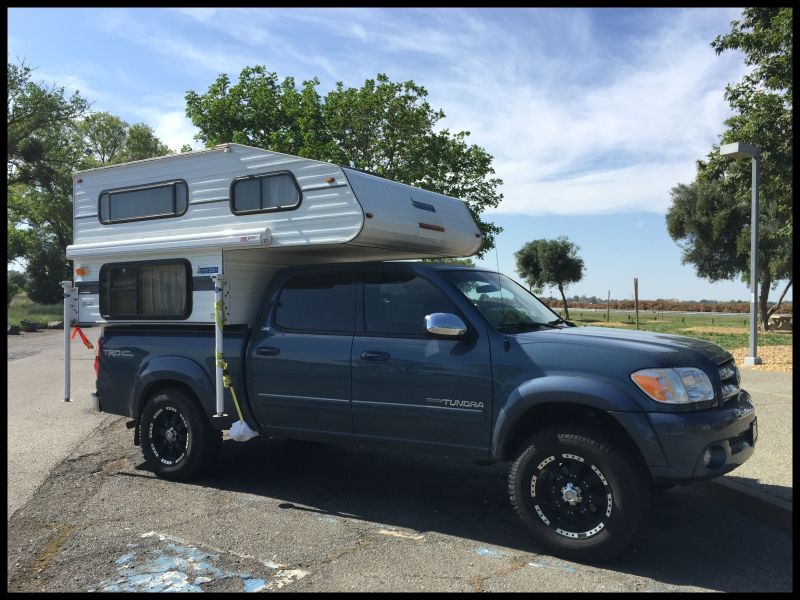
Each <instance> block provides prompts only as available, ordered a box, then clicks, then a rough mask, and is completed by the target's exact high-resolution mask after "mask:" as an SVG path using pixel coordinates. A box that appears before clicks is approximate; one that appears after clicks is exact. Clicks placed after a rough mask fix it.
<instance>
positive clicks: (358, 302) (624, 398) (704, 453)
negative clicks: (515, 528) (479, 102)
mask: <svg viewBox="0 0 800 600" xmlns="http://www.w3.org/2000/svg"><path fill="white" fill-rule="evenodd" d="M213 337H214V331H213V328H211V327H209V326H192V325H184V326H179V325H171V326H166V325H144V324H143V325H122V324H119V325H113V324H110V325H107V326H106V327H105V328H104V331H103V334H102V337H101V340H100V350H99V352H98V359H97V363H96V371H97V392H96V394H97V397H98V401H99V407H100V410H102V411H104V412H108V413H113V414H118V415H126V416H128V417H130V418H131V421H130V422H129V426H130V427H131V428H135V434H134V443H136V444H140V445H141V448H142V451H143V454H144V457H145V459H146V460H147V462H148V463H149V464H150V465H151V466H152V468H153V470H154V471H155V472H156V473H157V474H158V475H159V476H161V477H164V478H169V479H186V478H189V477H191V476H193V475H195V474H196V473H197V472H198V470H199V469H201V468H202V467H204V466H206V465H207V464H209V463H210V462H211V459H212V458H213V453H214V452H215V451H216V450H217V449H218V447H219V445H220V443H221V441H222V431H223V430H225V429H228V428H229V427H230V426H231V419H230V418H227V419H226V418H222V419H219V418H213V417H212V415H213V414H214V412H215V389H214V368H215V362H214V358H213V356H212V351H211V349H212V348H213ZM224 355H225V359H226V361H227V362H228V371H229V374H230V379H231V382H232V385H233V388H234V390H235V391H236V392H237V396H238V399H239V403H240V404H241V409H242V411H243V415H244V418H245V420H246V422H247V423H248V424H249V425H250V426H251V427H252V428H253V429H254V430H256V431H258V432H259V433H260V434H261V435H262V436H267V437H279V438H288V439H302V440H316V441H325V442H334V443H341V444H349V445H355V446H360V447H370V448H384V449H390V450H395V451H397V450H401V451H404V450H405V451H413V452H425V453H429V454H437V455H442V456H445V455H446V456H459V457H469V458H473V459H476V460H479V461H482V462H487V463H491V462H496V461H510V462H511V468H510V473H509V480H508V490H509V495H510V500H511V504H512V506H513V508H514V510H515V511H516V512H517V514H518V515H519V517H520V518H521V520H522V521H523V522H524V523H525V525H526V526H527V528H528V529H529V530H530V532H531V533H532V534H533V535H534V536H535V537H536V538H537V539H538V540H539V541H540V542H541V543H542V544H544V545H545V546H546V547H547V548H548V549H549V550H550V551H552V552H553V553H556V554H560V555H562V556H566V557H569V558H573V559H578V560H602V559H607V558H610V557H612V556H615V555H617V554H619V553H620V552H621V551H623V550H624V549H625V548H626V547H627V546H628V545H629V543H630V542H631V541H632V539H633V537H634V535H635V532H636V531H637V528H638V526H639V525H640V524H641V522H642V520H643V518H644V516H645V514H646V512H647V508H648V505H649V500H650V497H651V494H652V493H654V492H655V491H657V490H659V489H664V488H666V487H669V486H671V485H674V484H676V483H688V482H691V481H697V480H702V479H709V478H712V477H717V476H719V475H722V474H724V473H727V472H729V471H731V470H732V469H734V468H736V467H737V466H738V465H740V464H742V463H743V462H744V461H746V460H747V459H748V458H749V457H750V456H751V455H752V454H753V450H754V445H755V442H756V438H757V429H756V417H755V413H754V410H753V406H752V403H751V401H750V397H749V395H748V394H747V392H745V391H744V390H742V389H740V387H739V381H740V379H739V371H738V369H737V367H736V365H735V364H734V361H733V358H732V356H731V354H730V353H729V352H727V351H725V350H723V349H722V348H720V347H719V346H716V345H714V344H711V343H709V342H705V341H701V340H697V339H693V338H689V337H681V336H673V335H664V334H655V333H646V332H634V331H627V330H621V329H609V328H600V327H576V326H574V325H573V324H572V323H570V322H567V321H563V320H562V319H560V318H559V317H558V315H557V314H556V313H554V312H553V311H551V310H550V309H549V308H548V307H546V306H545V305H544V304H542V303H541V302H540V301H539V300H538V299H537V298H536V297H535V296H534V295H532V294H531V293H530V292H528V291H527V290H526V289H525V288H523V287H522V286H520V285H519V284H517V283H516V282H514V281H513V280H511V279H510V278H508V277H506V276H504V275H501V274H499V273H495V272H491V271H486V270H481V269H477V268H470V267H459V266H452V265H434V264H430V263H419V262H394V263H388V262H383V263H358V264H337V265H322V266H316V267H314V266H310V267H309V266H304V267H289V268H286V269H284V270H282V271H279V272H278V274H277V275H275V276H274V277H273V278H272V279H271V281H270V282H269V284H268V285H267V286H266V290H265V294H264V298H263V300H262V302H261V306H260V308H259V312H258V315H257V316H256V318H255V320H254V323H253V326H252V327H251V328H250V327H245V326H240V327H226V328H225V338H224ZM225 402H226V411H225V412H226V413H228V414H235V411H234V409H233V403H232V400H231V398H230V396H229V395H226V399H225Z"/></svg>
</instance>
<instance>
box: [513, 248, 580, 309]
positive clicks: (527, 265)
mask: <svg viewBox="0 0 800 600" xmlns="http://www.w3.org/2000/svg"><path fill="white" fill-rule="evenodd" d="M578 250H580V247H579V246H577V245H576V244H574V243H572V242H570V241H569V239H568V238H567V237H566V236H560V237H558V238H557V239H555V240H544V239H542V240H533V241H532V242H528V243H527V244H525V245H524V246H523V247H522V248H520V249H519V250H518V251H517V252H515V253H514V256H515V257H516V259H517V273H519V274H520V276H521V277H522V278H523V279H524V280H525V282H526V283H527V284H528V285H529V286H530V287H531V288H532V289H537V290H540V289H542V288H544V287H545V286H555V287H558V291H559V292H561V299H562V300H563V303H564V313H565V316H566V318H567V319H569V307H568V306H567V297H566V295H565V294H564V288H565V287H566V286H567V285H568V284H570V283H576V282H578V281H580V280H581V279H582V278H583V272H584V265H583V259H582V258H580V257H579V256H578Z"/></svg>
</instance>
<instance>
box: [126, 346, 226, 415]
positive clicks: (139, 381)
mask: <svg viewBox="0 0 800 600" xmlns="http://www.w3.org/2000/svg"><path fill="white" fill-rule="evenodd" d="M161 381H177V382H180V383H182V384H185V385H186V386H187V387H189V389H191V390H192V391H193V392H194V394H195V396H197V398H198V400H200V404H201V405H202V406H203V409H204V410H205V412H206V414H207V415H211V414H213V413H214V412H215V410H216V401H215V391H214V384H213V382H212V381H211V379H210V377H209V376H208V373H206V371H205V369H203V367H202V366H200V365H199V364H198V363H196V362H195V361H193V360H191V359H188V358H184V357H181V356H156V357H154V358H152V359H150V360H148V361H145V362H144V363H142V366H141V367H140V368H139V372H138V373H137V374H136V378H135V380H134V384H133V389H132V390H131V396H130V400H129V407H130V414H131V415H132V416H133V418H134V419H136V420H138V419H139V413H140V411H141V408H142V407H143V406H144V403H145V401H146V400H147V398H146V397H145V393H146V392H147V390H148V389H151V386H152V385H153V384H157V383H158V382H161Z"/></svg>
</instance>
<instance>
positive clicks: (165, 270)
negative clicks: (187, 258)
mask: <svg viewBox="0 0 800 600" xmlns="http://www.w3.org/2000/svg"><path fill="white" fill-rule="evenodd" d="M138 295H139V314H140V315H142V316H145V315H146V316H153V315H181V314H183V313H184V312H186V267H185V266H184V265H182V264H179V265H157V266H152V267H145V266H142V267H139V290H138Z"/></svg>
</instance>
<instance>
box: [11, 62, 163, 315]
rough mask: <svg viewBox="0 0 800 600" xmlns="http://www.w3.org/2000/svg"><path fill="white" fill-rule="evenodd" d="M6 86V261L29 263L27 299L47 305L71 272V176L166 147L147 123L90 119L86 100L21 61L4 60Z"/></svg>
mask: <svg viewBox="0 0 800 600" xmlns="http://www.w3.org/2000/svg"><path fill="white" fill-rule="evenodd" d="M8 84H9V100H8V131H9V141H8V184H7V206H8V256H7V259H8V261H9V262H13V261H16V262H18V263H20V264H23V263H24V264H26V272H27V275H28V277H29V288H28V289H29V296H30V298H31V299H32V300H34V301H35V302H41V303H45V304H52V303H55V302H59V301H60V300H61V297H62V292H61V289H60V287H59V286H58V282H59V281H62V280H64V279H69V278H70V275H71V272H70V268H69V263H68V262H67V260H66V257H65V250H66V247H67V245H68V244H69V243H70V242H71V241H72V173H73V172H74V171H76V170H80V169H86V168H92V167H96V166H100V165H102V164H108V163H112V162H122V161H125V160H134V159H138V158H147V157H148V156H153V155H157V154H166V153H168V152H169V149H168V148H167V147H166V146H164V145H163V144H161V142H160V141H159V140H158V139H157V138H155V136H154V135H153V133H152V130H151V129H150V128H149V127H147V126H146V125H144V124H137V125H134V126H130V127H129V126H128V124H127V123H125V122H124V121H122V120H121V119H119V118H118V117H115V116H113V115H110V114H108V113H95V114H91V115H88V116H87V115H86V112H87V110H88V107H89V103H88V102H87V101H86V100H85V99H83V98H81V97H80V96H79V95H78V94H77V93H75V94H73V95H72V96H71V97H69V98H67V97H65V95H64V89H63V88H58V87H55V86H48V85H47V84H45V83H42V82H39V83H37V82H34V81H32V69H30V68H28V67H26V66H24V64H23V65H19V66H18V65H14V64H11V63H9V64H8ZM153 140H154V141H153ZM148 152H152V154H148Z"/></svg>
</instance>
